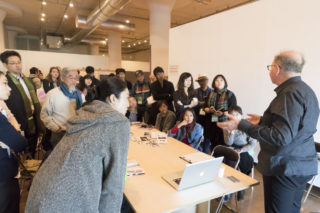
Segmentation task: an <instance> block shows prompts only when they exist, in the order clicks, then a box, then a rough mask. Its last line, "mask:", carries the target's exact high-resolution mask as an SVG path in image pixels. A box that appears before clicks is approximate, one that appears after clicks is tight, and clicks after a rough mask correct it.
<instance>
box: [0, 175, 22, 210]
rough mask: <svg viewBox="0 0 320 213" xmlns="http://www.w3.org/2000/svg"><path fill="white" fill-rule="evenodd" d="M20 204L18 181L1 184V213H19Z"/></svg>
mask: <svg viewBox="0 0 320 213" xmlns="http://www.w3.org/2000/svg"><path fill="white" fill-rule="evenodd" d="M19 202H20V189H19V183H18V179H15V178H14V179H13V180H11V181H8V182H0V213H19Z"/></svg>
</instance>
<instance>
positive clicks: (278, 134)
mask: <svg viewBox="0 0 320 213" xmlns="http://www.w3.org/2000/svg"><path fill="white" fill-rule="evenodd" d="M304 63H305V60H304V57H303V55H302V54H301V53H299V52H296V51H285V52H281V53H280V54H278V55H277V56H275V58H274V60H273V62H272V64H271V65H269V66H267V68H268V70H269V71H270V73H269V75H270V79H271V81H272V83H273V84H275V85H277V87H276V89H275V92H276V93H277V96H276V97H275V98H274V99H273V100H272V101H271V103H270V105H269V107H268V108H267V110H266V111H265V112H264V114H263V116H262V117H261V116H259V115H254V114H248V115H249V116H250V118H248V119H246V120H244V119H240V118H237V117H235V116H232V115H228V117H229V119H230V120H229V121H227V122H222V123H218V126H220V127H221V128H224V129H226V130H229V131H232V130H235V129H239V130H241V131H243V132H245V133H246V134H247V135H249V136H250V137H252V138H255V139H257V140H258V141H259V142H260V147H261V151H260V153H259V156H258V160H259V161H258V165H257V169H258V170H259V171H260V172H261V174H262V175H263V186H264V199H265V201H264V205H265V212H266V213H270V212H292V213H298V212H300V208H301V199H302V195H303V191H304V189H305V187H306V183H307V182H308V181H309V180H310V179H311V178H312V177H313V176H314V175H315V174H317V170H318V162H317V154H316V150H315V145H314V139H313V134H314V133H315V132H316V127H317V121H318V117H319V103H318V100H317V96H316V95H315V93H314V91H313V90H312V89H311V88H310V87H309V86H308V85H307V84H306V83H305V82H303V81H302V80H301V72H302V68H303V66H304Z"/></svg>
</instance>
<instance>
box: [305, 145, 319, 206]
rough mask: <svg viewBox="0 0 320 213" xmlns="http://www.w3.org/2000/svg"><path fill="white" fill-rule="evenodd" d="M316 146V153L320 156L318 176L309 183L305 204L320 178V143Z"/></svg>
mask: <svg viewBox="0 0 320 213" xmlns="http://www.w3.org/2000/svg"><path fill="white" fill-rule="evenodd" d="M314 145H315V147H316V151H317V154H318V174H317V175H315V176H314V177H313V178H312V179H311V181H310V182H309V183H310V186H309V188H308V191H307V194H306V196H305V198H304V200H303V203H305V202H306V201H307V198H308V196H309V194H310V192H311V189H312V187H313V185H314V183H315V180H316V179H318V178H320V143H317V142H315V143H314Z"/></svg>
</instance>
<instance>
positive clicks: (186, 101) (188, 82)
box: [173, 72, 198, 118]
mask: <svg viewBox="0 0 320 213" xmlns="http://www.w3.org/2000/svg"><path fill="white" fill-rule="evenodd" d="M177 88H178V89H177V91H175V92H174V93H173V101H174V107H175V109H176V115H177V118H180V114H181V113H182V111H183V110H184V109H185V108H194V107H196V106H197V105H198V98H197V97H196V95H195V91H194V88H193V78H192V75H191V74H190V73H188V72H184V73H182V74H181V75H180V77H179V81H178V85H177Z"/></svg>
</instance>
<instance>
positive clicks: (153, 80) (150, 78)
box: [149, 75, 157, 84]
mask: <svg viewBox="0 0 320 213" xmlns="http://www.w3.org/2000/svg"><path fill="white" fill-rule="evenodd" d="M149 80H150V84H152V83H153V82H155V81H156V80H157V78H156V76H154V75H150V76H149Z"/></svg>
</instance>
